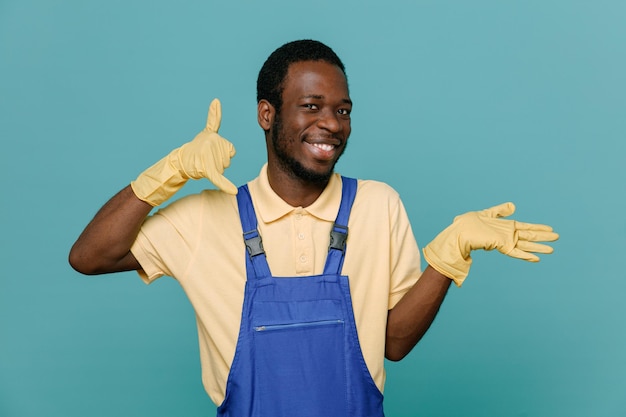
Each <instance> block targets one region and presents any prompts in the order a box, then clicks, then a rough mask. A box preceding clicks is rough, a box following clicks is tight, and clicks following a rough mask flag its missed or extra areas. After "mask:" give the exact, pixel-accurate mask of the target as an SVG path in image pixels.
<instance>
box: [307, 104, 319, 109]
mask: <svg viewBox="0 0 626 417" xmlns="http://www.w3.org/2000/svg"><path fill="white" fill-rule="evenodd" d="M304 107H306V108H307V109H309V110H317V109H318V107H317V104H312V103H307V104H305V105H304Z"/></svg>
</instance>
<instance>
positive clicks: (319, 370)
mask: <svg viewBox="0 0 626 417" xmlns="http://www.w3.org/2000/svg"><path fill="white" fill-rule="evenodd" d="M283 307H284V306H283ZM346 332H347V329H346V326H345V323H344V320H343V319H342V318H328V317H327V315H326V317H324V318H323V319H321V320H308V321H291V322H286V323H276V321H274V323H272V324H261V323H258V324H257V325H255V326H254V327H253V338H254V349H255V355H254V356H255V365H254V367H255V384H256V387H257V389H258V393H259V395H260V397H259V398H258V403H257V404H259V406H260V411H261V413H260V415H263V416H265V415H268V416H272V417H283V416H284V417H293V416H299V417H300V416H301V417H319V416H346V415H347V410H348V407H347V386H346V385H347V382H346V379H347V376H346V358H345V338H346Z"/></svg>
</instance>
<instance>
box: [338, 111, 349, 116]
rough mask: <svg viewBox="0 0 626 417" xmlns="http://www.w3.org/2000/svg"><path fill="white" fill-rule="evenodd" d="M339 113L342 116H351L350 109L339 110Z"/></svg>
mask: <svg viewBox="0 0 626 417" xmlns="http://www.w3.org/2000/svg"><path fill="white" fill-rule="evenodd" d="M337 113H339V114H340V115H342V116H350V110H349V109H339V110H337Z"/></svg>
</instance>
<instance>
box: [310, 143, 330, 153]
mask: <svg viewBox="0 0 626 417" xmlns="http://www.w3.org/2000/svg"><path fill="white" fill-rule="evenodd" d="M312 145H313V146H315V147H316V148H319V149H321V150H323V151H326V152H329V151H332V150H333V149H335V145H330V144H328V143H313V144H312Z"/></svg>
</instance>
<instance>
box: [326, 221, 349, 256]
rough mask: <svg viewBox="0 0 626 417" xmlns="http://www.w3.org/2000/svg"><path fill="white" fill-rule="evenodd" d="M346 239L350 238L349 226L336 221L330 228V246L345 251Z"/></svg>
mask: <svg viewBox="0 0 626 417" xmlns="http://www.w3.org/2000/svg"><path fill="white" fill-rule="evenodd" d="M336 229H339V230H336ZM346 240H348V227H347V226H341V225H339V224H337V223H335V224H334V225H333V228H332V229H331V230H330V245H329V246H328V248H329V249H337V250H340V251H342V252H343V251H344V250H345V249H346Z"/></svg>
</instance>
